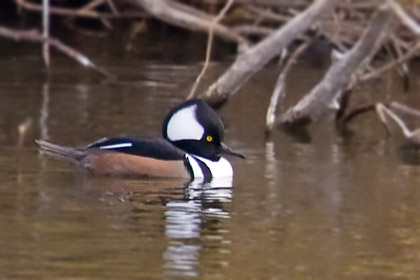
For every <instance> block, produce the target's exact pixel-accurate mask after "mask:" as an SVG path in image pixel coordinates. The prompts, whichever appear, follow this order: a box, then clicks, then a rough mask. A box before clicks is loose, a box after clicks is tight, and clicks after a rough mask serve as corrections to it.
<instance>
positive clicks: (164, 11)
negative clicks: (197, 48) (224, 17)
mask: <svg viewBox="0 0 420 280" xmlns="http://www.w3.org/2000/svg"><path fill="white" fill-rule="evenodd" d="M133 1H134V2H135V3H137V4H138V5H139V6H140V7H141V8H142V9H143V10H144V11H145V12H146V13H147V14H149V15H151V16H153V17H155V18H158V19H160V20H162V21H164V22H167V23H169V24H173V25H175V26H179V27H183V28H187V29H190V30H196V31H204V32H207V31H208V30H209V29H210V27H211V25H212V20H213V18H211V19H210V18H209V15H206V14H205V13H203V12H201V11H199V10H196V9H194V8H192V7H189V6H186V5H182V4H180V3H174V2H172V1H171V0H161V1H156V0H133ZM213 29H214V34H216V35H218V36H220V37H221V38H224V39H225V40H228V41H231V42H235V43H238V44H239V45H247V44H248V42H247V40H246V39H245V38H244V37H242V36H241V35H239V34H238V33H236V32H235V31H233V30H231V29H229V28H228V27H226V26H224V25H222V24H220V23H216V24H214V27H213Z"/></svg>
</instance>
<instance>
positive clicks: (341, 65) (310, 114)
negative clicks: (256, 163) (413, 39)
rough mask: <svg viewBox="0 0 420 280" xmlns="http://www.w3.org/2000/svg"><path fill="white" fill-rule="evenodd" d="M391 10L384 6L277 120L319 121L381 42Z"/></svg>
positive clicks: (285, 122) (287, 122)
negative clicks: (351, 43)
mask: <svg viewBox="0 0 420 280" xmlns="http://www.w3.org/2000/svg"><path fill="white" fill-rule="evenodd" d="M390 16H391V13H390V11H389V9H388V8H387V7H385V6H382V7H381V8H379V9H378V11H377V13H376V14H375V16H374V18H373V20H372V22H371V24H370V26H369V27H368V28H367V30H366V31H365V32H364V34H363V35H362V37H361V38H360V39H359V41H358V42H357V43H356V45H355V46H354V47H353V48H352V49H351V50H350V51H348V52H347V53H346V54H345V55H344V56H343V57H342V58H341V59H339V60H337V61H335V62H334V63H333V64H332V65H331V67H330V69H329V70H328V72H327V73H326V74H325V76H324V78H323V79H322V81H321V82H320V83H319V84H318V85H317V86H316V87H315V88H314V89H313V90H312V91H311V92H310V93H309V94H307V95H306V96H305V97H304V98H303V99H301V100H300V101H299V102H298V103H297V104H296V105H295V106H293V107H292V108H290V109H289V110H288V111H287V112H286V113H285V114H283V115H282V116H281V117H280V118H279V119H278V120H277V122H278V123H279V124H281V125H283V126H294V125H298V126H301V127H302V126H305V125H308V124H309V123H311V122H312V121H314V120H316V119H317V118H318V117H319V116H320V115H321V114H322V113H323V112H325V111H326V110H327V109H328V107H329V106H330V104H332V103H333V102H334V100H336V98H337V97H338V96H339V95H340V93H341V92H343V91H344V90H346V88H347V87H348V85H349V84H350V82H351V80H352V76H353V74H354V73H355V72H356V71H357V70H358V69H359V68H360V66H362V65H363V64H364V62H366V58H367V57H369V56H370V54H371V53H372V51H373V50H374V48H375V45H376V43H377V42H379V41H380V38H381V36H382V35H383V32H384V30H385V29H386V26H387V23H388V21H389V19H390Z"/></svg>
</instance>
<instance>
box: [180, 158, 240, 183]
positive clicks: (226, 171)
mask: <svg viewBox="0 0 420 280" xmlns="http://www.w3.org/2000/svg"><path fill="white" fill-rule="evenodd" d="M187 160H188V162H189V163H190V166H191V169H192V171H193V174H194V178H203V177H204V173H203V171H202V170H201V168H200V165H199V163H198V162H197V160H200V161H202V162H203V163H204V164H205V165H206V166H207V167H208V168H209V169H210V172H211V174H212V176H213V178H220V177H232V176H233V168H232V165H231V164H230V163H229V161H227V160H226V159H225V158H222V157H221V158H220V159H219V160H218V161H212V160H209V159H206V158H203V157H199V156H193V155H187Z"/></svg>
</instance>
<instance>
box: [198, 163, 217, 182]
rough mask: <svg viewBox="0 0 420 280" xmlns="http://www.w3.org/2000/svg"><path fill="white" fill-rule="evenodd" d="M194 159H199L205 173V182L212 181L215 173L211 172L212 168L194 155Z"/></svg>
mask: <svg viewBox="0 0 420 280" xmlns="http://www.w3.org/2000/svg"><path fill="white" fill-rule="evenodd" d="M194 159H195V160H196V161H197V163H198V165H199V166H200V169H201V171H202V172H203V175H204V182H203V183H208V182H210V181H211V179H212V178H213V175H212V174H211V171H210V168H209V167H208V166H207V165H206V164H205V163H204V162H202V161H201V160H199V159H198V158H196V157H194Z"/></svg>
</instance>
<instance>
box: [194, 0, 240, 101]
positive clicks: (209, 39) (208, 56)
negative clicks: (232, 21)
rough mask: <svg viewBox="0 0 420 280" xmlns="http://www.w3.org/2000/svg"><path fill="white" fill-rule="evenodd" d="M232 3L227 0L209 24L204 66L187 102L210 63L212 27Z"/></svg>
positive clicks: (230, 0) (231, 0)
mask: <svg viewBox="0 0 420 280" xmlns="http://www.w3.org/2000/svg"><path fill="white" fill-rule="evenodd" d="M233 1H234V0H228V2H226V5H225V6H224V7H223V9H222V10H221V11H220V13H219V14H218V15H217V17H216V18H215V19H214V20H213V21H212V22H211V25H210V28H209V35H208V38H207V48H206V59H205V61H204V66H203V69H201V72H200V74H199V75H198V76H197V79H196V80H195V82H194V85H193V86H192V88H191V91H190V93H189V94H188V96H187V100H189V99H191V98H193V97H194V94H195V91H196V90H197V87H198V85H199V83H200V81H201V79H202V78H203V77H204V74H205V73H206V71H207V67H208V65H209V62H210V56H211V49H212V45H213V34H214V27H215V26H216V24H217V23H218V22H219V21H221V20H222V18H223V17H224V16H225V14H226V12H227V11H228V9H229V8H230V7H231V6H232V4H233Z"/></svg>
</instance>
